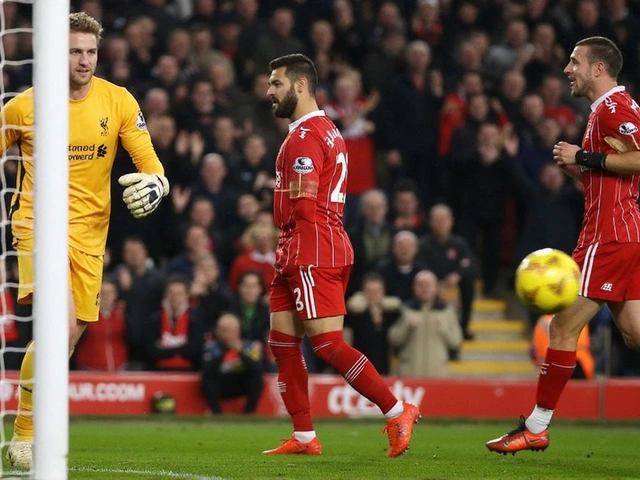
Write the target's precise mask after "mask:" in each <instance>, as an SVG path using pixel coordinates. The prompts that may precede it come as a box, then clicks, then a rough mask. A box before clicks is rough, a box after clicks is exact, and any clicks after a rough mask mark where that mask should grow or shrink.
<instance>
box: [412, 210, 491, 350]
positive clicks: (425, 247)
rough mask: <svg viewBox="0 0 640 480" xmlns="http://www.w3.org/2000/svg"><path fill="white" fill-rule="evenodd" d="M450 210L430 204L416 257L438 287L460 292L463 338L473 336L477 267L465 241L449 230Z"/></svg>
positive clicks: (451, 212)
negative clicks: (438, 282) (470, 324)
mask: <svg viewBox="0 0 640 480" xmlns="http://www.w3.org/2000/svg"><path fill="white" fill-rule="evenodd" d="M453 225H454V218H453V211H452V210H451V208H449V206H447V205H445V204H442V203H441V204H438V205H434V206H433V207H431V210H430V211H429V227H430V229H431V233H429V234H428V235H425V236H424V237H422V238H421V239H420V255H419V258H420V259H421V260H422V261H423V262H424V263H425V264H426V265H429V268H430V269H431V271H432V272H433V273H434V274H435V275H436V277H438V280H439V281H440V283H441V285H442V287H444V288H448V289H451V288H453V289H457V290H458V292H459V293H460V327H461V328H462V333H463V335H464V338H465V340H471V339H473V334H472V333H471V331H470V330H469V320H470V319H471V306H472V303H473V294H474V286H473V283H474V281H475V279H476V277H477V273H478V266H477V264H476V261H475V259H474V257H473V254H472V251H471V247H470V246H469V244H468V243H467V241H466V240H465V239H464V238H463V237H461V236H459V235H456V234H454V233H453Z"/></svg>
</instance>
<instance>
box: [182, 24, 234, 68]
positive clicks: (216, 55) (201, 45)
mask: <svg viewBox="0 0 640 480" xmlns="http://www.w3.org/2000/svg"><path fill="white" fill-rule="evenodd" d="M213 40H214V39H213V34H212V31H211V29H210V27H209V25H206V24H203V23H202V24H196V25H194V26H193V27H192V28H191V40H190V41H191V48H190V49H189V50H188V52H187V57H188V63H189V65H190V68H191V69H192V70H193V72H194V74H196V75H199V76H203V75H206V74H207V73H208V72H209V69H210V68H211V66H212V65H213V64H215V63H224V64H225V65H227V66H228V67H229V68H230V69H232V71H233V66H232V64H231V61H230V60H229V58H227V56H226V55H224V54H223V53H222V52H221V51H220V50H216V49H215V48H213ZM232 80H233V78H232Z"/></svg>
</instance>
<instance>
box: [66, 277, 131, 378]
mask: <svg viewBox="0 0 640 480" xmlns="http://www.w3.org/2000/svg"><path fill="white" fill-rule="evenodd" d="M127 341H128V339H127V325H126V321H125V317H124V303H123V302H122V301H118V287H117V285H116V282H115V280H111V279H109V278H104V279H103V281H102V288H101V290H100V313H99V317H98V321H97V322H95V323H92V324H91V325H89V326H88V327H87V331H86V332H85V334H84V335H83V336H82V339H81V340H80V342H79V343H78V345H77V346H76V349H75V355H74V365H75V368H76V369H77V370H97V371H103V372H117V371H120V370H125V369H126V368H127V362H128V356H129V355H128V351H127V350H128V344H127Z"/></svg>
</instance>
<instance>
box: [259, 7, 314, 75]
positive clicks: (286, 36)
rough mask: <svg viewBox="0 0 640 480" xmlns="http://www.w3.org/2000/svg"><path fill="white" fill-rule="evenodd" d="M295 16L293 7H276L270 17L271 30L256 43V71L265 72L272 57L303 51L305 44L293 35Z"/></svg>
mask: <svg viewBox="0 0 640 480" xmlns="http://www.w3.org/2000/svg"><path fill="white" fill-rule="evenodd" d="M294 26H295V18H294V15H293V11H292V10H291V8H289V7H286V6H282V7H278V8H276V9H275V10H274V11H273V13H272V14H271V18H270V19H269V32H268V33H267V34H266V35H264V36H263V37H262V38H261V39H260V42H259V43H257V44H256V49H255V54H254V56H253V66H254V69H255V70H254V72H251V73H265V72H267V68H268V66H269V61H271V59H272V58H277V57H280V56H282V55H286V54H289V53H296V52H298V53H302V52H304V51H305V47H304V44H303V43H302V42H301V41H300V40H299V39H297V38H296V37H294V36H293V34H292V32H293V28H294Z"/></svg>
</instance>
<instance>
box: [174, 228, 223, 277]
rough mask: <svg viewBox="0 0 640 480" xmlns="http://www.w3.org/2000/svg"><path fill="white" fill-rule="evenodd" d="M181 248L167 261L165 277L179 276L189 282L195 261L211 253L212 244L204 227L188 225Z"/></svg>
mask: <svg viewBox="0 0 640 480" xmlns="http://www.w3.org/2000/svg"><path fill="white" fill-rule="evenodd" d="M183 246H184V249H183V251H182V252H181V253H179V254H178V255H176V256H174V257H172V258H171V259H169V261H168V262H167V267H166V271H167V275H181V276H182V277H184V278H185V279H186V280H187V281H188V282H190V281H191V280H193V267H194V265H195V262H196V260H197V259H198V258H199V257H200V256H201V255H203V254H205V253H211V252H212V251H213V242H212V240H211V237H210V236H209V233H208V232H207V230H206V228H205V227H203V226H202V225H195V224H190V225H189V226H188V227H187V228H186V230H185V232H184V241H183Z"/></svg>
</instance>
